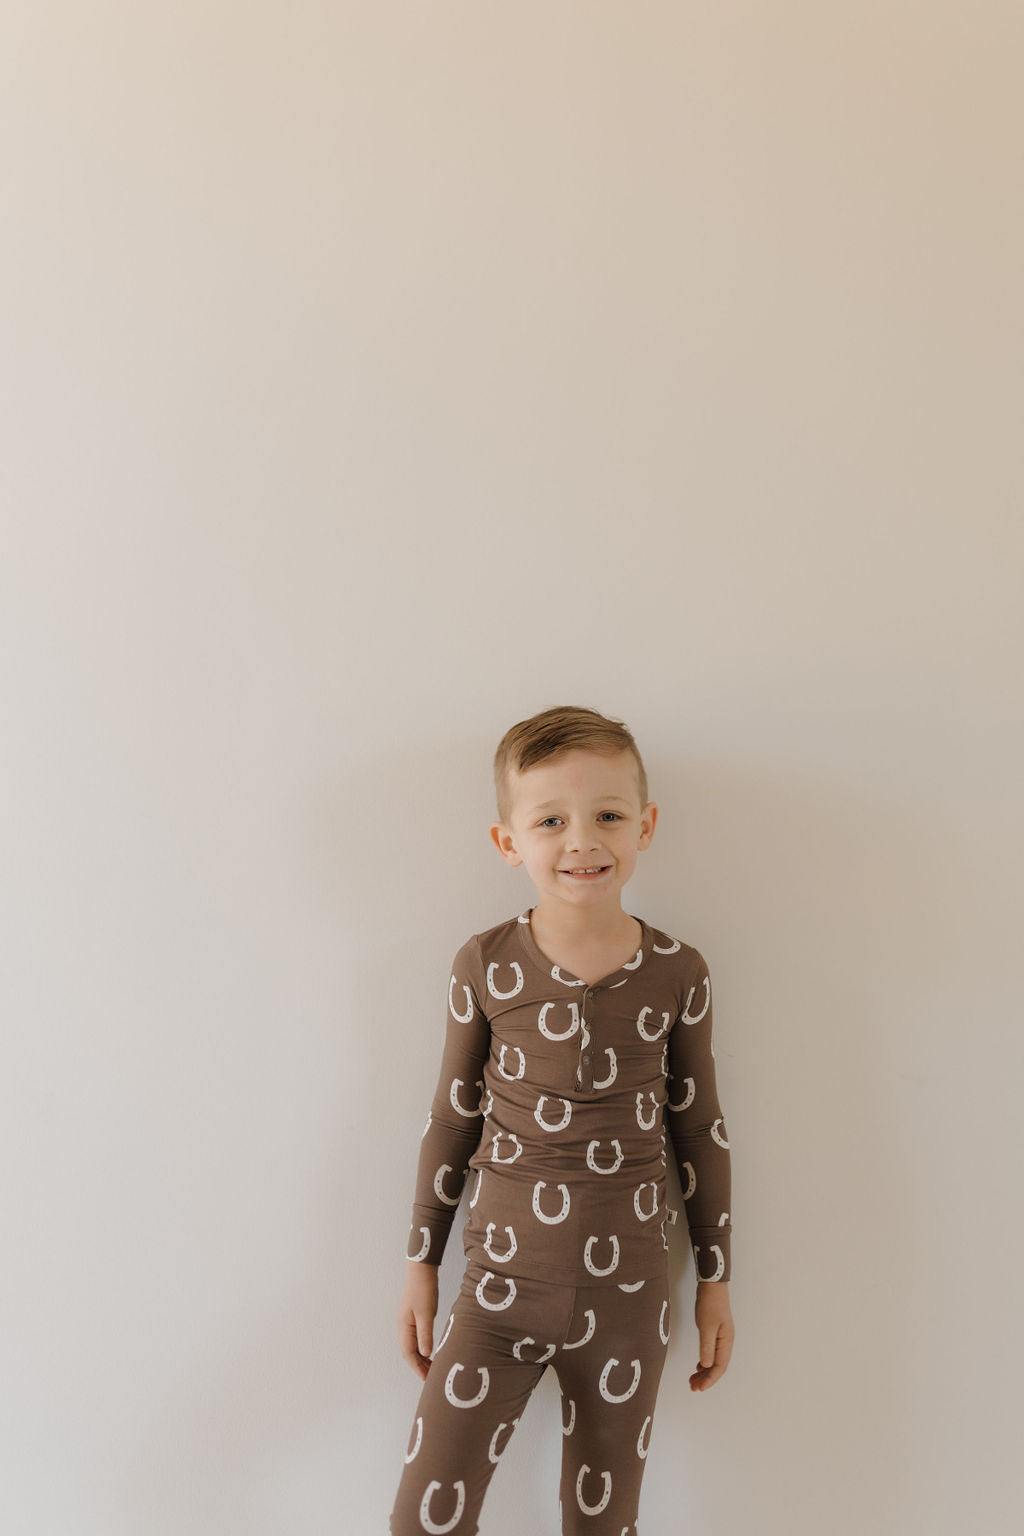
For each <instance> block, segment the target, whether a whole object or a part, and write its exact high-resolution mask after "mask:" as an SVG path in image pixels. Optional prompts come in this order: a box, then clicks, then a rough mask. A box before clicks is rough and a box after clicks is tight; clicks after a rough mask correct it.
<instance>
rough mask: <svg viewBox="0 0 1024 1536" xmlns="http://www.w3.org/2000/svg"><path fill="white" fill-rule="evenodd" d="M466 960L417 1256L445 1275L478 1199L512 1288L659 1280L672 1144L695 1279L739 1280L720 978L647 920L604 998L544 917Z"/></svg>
mask: <svg viewBox="0 0 1024 1536" xmlns="http://www.w3.org/2000/svg"><path fill="white" fill-rule="evenodd" d="M532 910H533V909H532V908H530V909H529V910H528V911H526V912H523V913H520V914H519V915H518V916H516V917H512V918H509V919H507V920H506V921H505V922H501V923H497V924H495V926H494V927H493V928H488V929H486V930H485V931H483V932H481V933H477V934H474V935H473V936H472V937H471V938H470V939H467V940H466V942H465V943H464V944H463V945H462V947H461V948H460V949H459V950H458V952H457V953H456V955H455V959H454V961H453V964H452V973H451V978H450V980H449V984H448V1012H447V1020H446V1032H445V1040H444V1049H443V1054H442V1059H441V1070H440V1075H439V1078H438V1083H437V1088H436V1090H435V1093H434V1097H433V1100H432V1103H431V1106H430V1112H429V1113H428V1115H427V1123H426V1126H425V1128H424V1131H423V1135H422V1138H421V1142H420V1152H419V1161H418V1167H417V1174H416V1187H415V1195H414V1203H413V1208H412V1222H411V1226H410V1232H409V1242H408V1248H407V1257H408V1258H410V1259H415V1260H420V1261H422V1262H424V1263H429V1264H439V1263H440V1261H441V1256H442V1254H443V1253H444V1249H445V1245H446V1243H447V1241H448V1237H449V1234H450V1232H451V1227H452V1222H453V1219H454V1216H455V1211H456V1209H457V1207H458V1205H459V1202H460V1199H461V1196H462V1191H463V1188H464V1187H465V1186H466V1184H467V1182H468V1181H469V1179H470V1175H471V1173H472V1185H471V1188H472V1194H471V1197H470V1202H469V1211H468V1214H467V1218H466V1224H465V1227H464V1229H463V1247H464V1248H465V1251H466V1256H467V1258H468V1259H470V1260H472V1261H476V1262H477V1263H479V1264H481V1265H483V1266H484V1267H485V1268H486V1269H487V1270H490V1271H491V1274H492V1276H493V1279H491V1280H490V1281H489V1282H488V1284H489V1285H490V1286H491V1287H492V1288H493V1298H494V1299H495V1300H497V1299H498V1298H499V1296H500V1294H501V1292H502V1289H503V1285H504V1283H505V1282H504V1281H503V1279H502V1277H503V1276H508V1275H519V1276H524V1277H528V1278H532V1279H538V1280H550V1281H558V1282H562V1283H564V1284H567V1285H585V1286H593V1285H599V1284H606V1285H619V1286H620V1287H621V1286H624V1285H628V1284H630V1283H632V1282H636V1281H640V1280H643V1279H648V1278H652V1277H654V1276H656V1275H659V1274H662V1273H663V1272H664V1270H665V1267H666V1262H667V1261H666V1254H667V1250H668V1237H667V1233H666V1223H669V1224H671V1223H673V1222H675V1219H676V1214H677V1213H676V1212H675V1211H674V1210H671V1209H669V1208H667V1206H666V1200H665V1190H666V1181H665V1169H666V1166H667V1158H666V1136H665V1131H666V1129H667V1131H668V1138H669V1139H670V1140H671V1142H672V1147H673V1151H674V1155H675V1158H676V1162H677V1166H678V1169H679V1176H680V1183H681V1187H682V1193H683V1200H684V1205H685V1213H686V1218H687V1224H688V1227H689V1237H690V1243H691V1246H692V1249H693V1256H694V1268H695V1272H696V1275H697V1278H698V1279H703V1280H728V1279H729V1278H730V1235H731V1230H732V1228H731V1224H730V1219H729V1204H730V1188H731V1185H730V1158H729V1142H728V1139H727V1136H726V1129H725V1124H724V1120H723V1117H722V1110H721V1106H720V1104H719V1101H718V1093H717V1089H716V1084H715V1066H714V1052H713V1049H712V1044H711V1022H712V1008H711V980H710V976H709V974H708V967H707V964H706V962H705V960H704V957H703V955H702V954H701V953H700V951H699V950H698V949H695V948H694V947H693V946H692V945H689V944H685V943H683V942H682V941H681V940H680V939H676V938H673V937H672V936H671V935H669V934H667V933H664V932H663V931H662V930H661V929H658V928H652V927H651V926H650V925H649V924H648V923H646V922H645V921H644V919H643V918H637V921H638V922H639V923H640V925H641V929H642V939H641V943H640V947H639V948H638V950H637V952H636V955H635V956H634V958H633V959H632V960H629V961H627V962H626V963H625V964H624V965H622V966H620V967H619V969H618V970H616V971H612V972H610V973H609V975H607V976H605V977H602V979H601V980H600V981H599V982H597V983H596V984H595V985H593V986H588V985H587V984H586V983H585V982H584V981H583V980H581V979H580V978H579V977H575V976H572V975H569V974H563V973H562V972H561V971H560V969H559V967H558V966H557V965H552V963H551V962H550V960H548V959H547V957H546V956H545V955H544V954H542V952H541V951H540V949H539V948H538V947H537V944H536V942H535V940H534V937H533V931H532V929H531V927H530V912H531V911H532Z"/></svg>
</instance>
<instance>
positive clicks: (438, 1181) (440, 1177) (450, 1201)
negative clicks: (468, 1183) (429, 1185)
mask: <svg viewBox="0 0 1024 1536" xmlns="http://www.w3.org/2000/svg"><path fill="white" fill-rule="evenodd" d="M451 1172H452V1165H451V1163H442V1164H441V1166H440V1168H439V1169H438V1170H437V1172H436V1173H435V1174H434V1193H435V1194H436V1195H437V1198H438V1199H439V1200H443V1201H444V1203H445V1205H458V1203H459V1201H460V1200H461V1199H462V1185H461V1184H460V1185H459V1192H458V1194H457V1195H446V1194H445V1192H444V1190H443V1189H442V1187H441V1186H442V1185H443V1183H444V1176H445V1174H446V1173H451ZM468 1172H469V1169H468V1168H467V1169H466V1173H468ZM464 1182H465V1175H464V1176H463V1183H464Z"/></svg>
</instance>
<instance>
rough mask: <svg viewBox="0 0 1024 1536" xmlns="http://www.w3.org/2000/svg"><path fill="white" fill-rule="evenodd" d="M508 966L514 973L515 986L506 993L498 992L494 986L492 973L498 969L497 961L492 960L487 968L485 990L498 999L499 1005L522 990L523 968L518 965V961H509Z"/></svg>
mask: <svg viewBox="0 0 1024 1536" xmlns="http://www.w3.org/2000/svg"><path fill="white" fill-rule="evenodd" d="M510 964H511V966H512V969H513V970H514V971H515V973H516V984H515V986H514V987H512V988H510V989H509V991H508V992H500V991H499V990H498V988H497V987H496V986H495V985H494V973H495V971H496V970H497V969H498V962H497V960H492V961H491V963H490V965H489V966H488V967H487V990H488V992H489V993H490V994H491V996H492V997H496V998H497V999H498V1002H499V1003H500V1002H504V1000H505V998H507V997H515V995H516V993H517V992H521V991H522V990H523V968H522V966H521V965H520V964H519V961H518V960H512V961H510Z"/></svg>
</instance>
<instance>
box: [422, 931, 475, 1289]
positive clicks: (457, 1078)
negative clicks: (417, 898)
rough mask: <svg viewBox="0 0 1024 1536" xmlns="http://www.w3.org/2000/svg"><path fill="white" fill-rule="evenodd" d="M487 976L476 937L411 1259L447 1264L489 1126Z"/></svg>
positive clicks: (448, 1053) (458, 1005)
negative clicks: (483, 1002)
mask: <svg viewBox="0 0 1024 1536" xmlns="http://www.w3.org/2000/svg"><path fill="white" fill-rule="evenodd" d="M482 971H483V966H482V961H481V956H480V946H479V940H478V938H477V936H476V935H474V936H473V938H471V939H467V941H466V943H465V944H463V946H462V948H461V949H460V950H459V951H458V953H457V954H456V956H455V959H454V960H453V961H452V970H451V976H450V978H449V982H448V1008H447V1015H446V1025H445V1039H444V1049H443V1052H442V1056H441V1070H440V1073H439V1075H438V1079H437V1087H436V1089H435V1090H434V1097H433V1100H432V1102H431V1105H430V1111H429V1113H428V1115H427V1123H426V1126H425V1127H424V1130H423V1135H422V1137H421V1139H420V1153H419V1163H418V1166H417V1171H416V1189H415V1195H414V1200H413V1207H412V1222H411V1224H410V1228H409V1241H408V1245H407V1252H406V1257H407V1258H410V1259H416V1260H419V1261H421V1262H423V1263H425V1264H440V1262H441V1258H442V1255H443V1253H444V1250H445V1245H446V1244H447V1242H448V1238H449V1235H450V1233H451V1229H452V1222H453V1221H454V1218H455V1212H456V1210H457V1209H458V1205H459V1201H460V1200H461V1198H462V1190H463V1187H464V1185H465V1181H466V1175H467V1173H468V1172H469V1159H470V1158H471V1157H472V1155H473V1153H474V1152H475V1151H476V1148H477V1146H478V1145H479V1142H480V1135H481V1132H482V1130H483V1125H484V1116H483V1110H482V1108H481V1102H482V1099H483V1093H484V1082H483V1067H484V1063H485V1061H486V1060H487V1056H488V1052H489V1050H490V1039H491V1028H490V1024H489V1022H488V1020H487V1016H486V1015H485V1013H484V1011H483V1009H482V1008H481V1006H480V983H481V980H482Z"/></svg>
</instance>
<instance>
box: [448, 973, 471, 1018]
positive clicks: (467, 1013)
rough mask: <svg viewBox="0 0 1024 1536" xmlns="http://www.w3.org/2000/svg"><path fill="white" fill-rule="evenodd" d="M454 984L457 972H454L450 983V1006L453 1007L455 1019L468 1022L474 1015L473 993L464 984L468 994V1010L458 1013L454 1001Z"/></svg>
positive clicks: (452, 1013) (452, 1011) (452, 1012)
mask: <svg viewBox="0 0 1024 1536" xmlns="http://www.w3.org/2000/svg"><path fill="white" fill-rule="evenodd" d="M454 985H455V973H454V972H453V973H452V979H451V981H450V982H449V983H448V1007H449V1008H450V1009H451V1015H452V1018H453V1019H455V1020H456V1022H457V1023H459V1024H468V1023H469V1021H470V1019H471V1018H472V1017H473V994H472V992H471V991H470V990H469V988H468V987H467V986H465V985H464V986H463V988H462V990H463V992H465V994H466V1011H465V1013H456V1011H455V1004H454V1003H453V1002H452V988H453V987H454Z"/></svg>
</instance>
